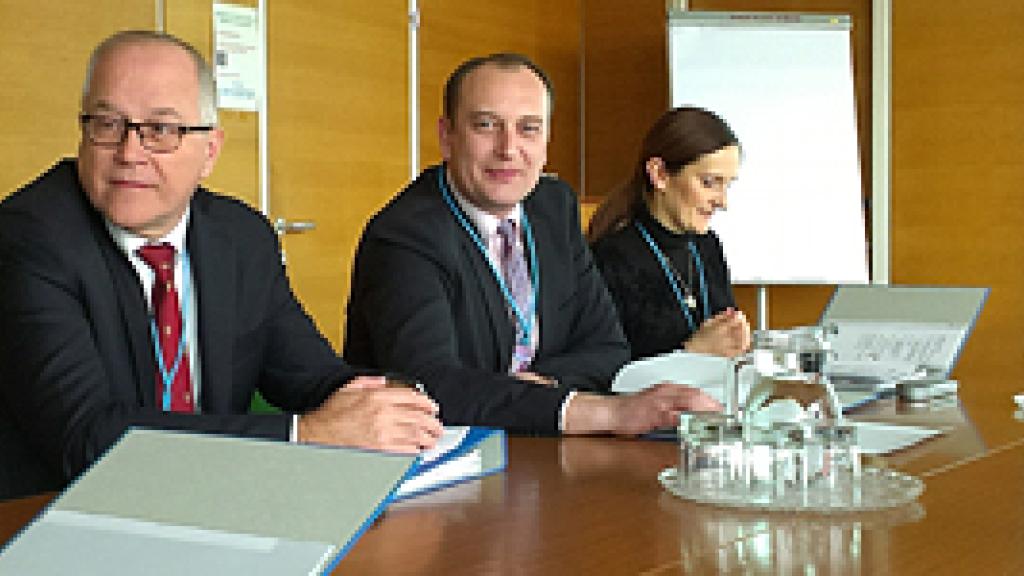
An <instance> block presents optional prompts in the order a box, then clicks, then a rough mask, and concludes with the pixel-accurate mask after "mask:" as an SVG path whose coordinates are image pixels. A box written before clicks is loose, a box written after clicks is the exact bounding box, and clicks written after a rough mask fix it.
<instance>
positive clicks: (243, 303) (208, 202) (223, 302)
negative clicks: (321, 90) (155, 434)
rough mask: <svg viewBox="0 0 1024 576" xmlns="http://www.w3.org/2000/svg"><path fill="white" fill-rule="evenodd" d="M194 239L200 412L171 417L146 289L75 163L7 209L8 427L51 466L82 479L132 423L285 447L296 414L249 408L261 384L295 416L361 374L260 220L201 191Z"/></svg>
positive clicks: (0, 293)
mask: <svg viewBox="0 0 1024 576" xmlns="http://www.w3.org/2000/svg"><path fill="white" fill-rule="evenodd" d="M186 238H187V240H186V242H187V245H188V249H189V254H190V258H191V261H192V268H193V275H194V277H195V281H196V286H195V289H196V295H197V301H198V314H199V315H198V319H199V342H198V345H199V350H200V360H201V362H202V368H201V370H202V390H201V396H200V407H201V410H202V414H165V413H163V412H162V411H161V410H160V409H159V406H158V404H157V402H156V399H155V395H156V390H155V389H156V384H155V370H156V369H155V365H154V362H155V360H154V356H153V346H152V343H151V340H150V332H149V317H148V315H147V309H146V304H145V302H144V296H143V292H142V286H141V284H140V282H139V280H138V277H137V275H136V273H135V271H134V269H133V268H132V266H131V263H130V262H129V261H128V259H127V258H126V257H125V255H124V254H123V253H122V252H121V251H120V250H119V249H118V247H117V246H116V245H115V244H114V241H113V239H112V238H111V237H110V234H109V233H108V231H107V229H106V227H105V226H104V223H103V220H102V218H101V216H100V215H99V213H98V212H97V211H96V210H95V209H94V208H93V207H92V205H91V204H90V203H89V201H88V199H87V198H86V196H85V193H84V191H83V190H82V188H81V186H80V184H79V181H78V175H77V169H76V166H75V163H74V161H73V160H65V161H63V162H60V163H58V164H57V165H56V166H55V167H54V168H52V169H51V170H50V171H49V172H47V173H46V174H44V175H43V176H41V177H40V178H39V179H38V180H36V181H35V182H33V183H32V184H29V185H28V186H26V187H25V188H23V189H21V190H19V191H18V192H16V193H14V194H13V195H11V196H10V197H9V198H7V199H6V200H4V201H3V202H2V203H0V421H4V420H6V421H7V422H8V424H9V425H11V427H13V429H14V433H16V434H18V435H19V436H20V437H21V438H22V440H23V441H25V442H28V444H29V448H30V450H29V452H32V453H35V454H36V455H37V456H38V457H39V462H41V463H43V464H44V465H45V466H46V467H47V468H48V469H49V470H50V471H55V472H58V473H59V474H60V476H62V477H63V478H65V479H68V478H72V477H74V476H75V475H76V474H78V473H79V472H80V471H81V470H82V469H83V468H85V467H86V466H87V465H88V464H89V463H90V462H92V461H93V460H94V459H95V458H97V457H98V456H99V455H100V454H101V453H102V452H103V451H104V450H105V449H106V448H107V447H109V446H110V445H111V444H112V443H113V442H114V441H115V440H116V439H117V438H118V437H119V436H120V435H121V434H122V433H123V432H124V431H125V429H126V428H127V427H129V426H146V427H153V428H168V429H183V430H195V431H205V432H217V433H225V434H233V435H240V436H254V437H266V438H280V439H287V437H288V430H289V426H290V420H289V418H290V416H289V415H287V414H273V415H247V414H246V412H247V410H248V407H249V403H250V399H251V397H252V395H253V391H254V390H256V389H258V390H259V391H260V392H261V393H262V394H263V395H264V396H265V397H266V398H267V400H268V401H270V402H271V403H272V404H275V405H277V406H279V407H281V408H282V409H284V410H285V411H289V412H299V411H303V410H307V409H311V408H313V407H316V406H318V405H319V404H320V403H321V402H322V401H323V400H324V399H325V398H326V397H327V396H328V395H329V394H330V392H331V391H333V390H334V389H335V388H337V387H338V386H340V385H341V384H342V383H343V382H345V381H347V380H348V379H349V378H351V377H352V376H353V371H352V370H351V369H350V368H349V367H348V366H347V365H345V364H344V363H343V362H342V361H341V359H340V358H339V357H338V356H337V355H336V354H335V353H334V352H333V351H332V349H331V347H330V345H329V343H328V342H327V341H326V340H325V339H324V338H323V337H322V336H321V335H320V333H319V332H318V331H317V330H316V328H315V327H314V325H313V323H312V321H311V320H310V319H309V317H308V316H307V315H306V314H305V312H304V311H303V310H302V308H301V306H300V305H299V303H298V302H297V301H296V299H295V297H294V296H293V294H292V292H291V289H290V287H289V284H288V280H287V278H286V276H285V273H284V268H283V267H282V265H281V256H280V251H279V249H278V246H277V240H276V237H275V235H274V233H273V231H272V230H271V228H270V226H269V225H268V223H267V222H266V220H265V219H264V218H263V217H262V216H260V215H259V214H257V213H256V212H254V211H253V210H251V209H249V208H248V207H246V206H245V205H243V204H242V203H240V202H238V201H235V200H232V199H229V198H226V197H222V196H218V195H216V194H212V193H210V192H208V191H206V190H204V189H202V188H200V189H197V190H196V193H195V195H194V196H193V198H192V202H191V216H190V221H189V226H188V231H187V237H186ZM8 433H11V431H10V430H8ZM0 436H2V434H0ZM4 466H7V462H4Z"/></svg>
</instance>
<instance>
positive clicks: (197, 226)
mask: <svg viewBox="0 0 1024 576" xmlns="http://www.w3.org/2000/svg"><path fill="white" fill-rule="evenodd" d="M202 194H204V192H203V191H201V190H200V191H198V192H196V196H201V195H202ZM202 207H203V203H202V202H200V201H197V200H193V202H192V215H191V219H190V221H189V227H188V238H187V244H188V250H189V259H190V263H191V265H192V271H193V272H192V273H193V275H194V277H195V283H196V300H197V303H198V312H199V330H198V334H199V350H200V355H201V356H200V361H201V362H202V368H201V373H202V381H201V386H202V390H201V397H202V403H201V407H202V409H203V410H204V411H207V410H210V411H217V410H218V409H223V407H226V406H229V405H230V403H231V386H232V381H231V366H232V365H233V364H232V357H231V356H232V344H233V342H234V339H233V338H232V333H233V331H234V327H235V307H234V306H233V303H234V302H235V300H236V299H237V294H236V284H237V278H236V276H235V267H234V266H233V265H231V264H230V263H234V262H235V260H236V259H235V257H234V252H235V245H234V242H232V240H231V238H230V237H228V236H227V235H226V234H224V233H223V232H222V231H221V230H220V229H219V227H218V226H217V223H216V222H214V221H212V219H211V217H210V216H209V214H207V213H206V212H205V211H204V210H203V209H202Z"/></svg>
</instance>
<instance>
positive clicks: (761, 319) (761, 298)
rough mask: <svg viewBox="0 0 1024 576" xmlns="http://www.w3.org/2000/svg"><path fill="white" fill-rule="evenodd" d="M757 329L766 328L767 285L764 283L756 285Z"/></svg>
mask: <svg viewBox="0 0 1024 576" xmlns="http://www.w3.org/2000/svg"><path fill="white" fill-rule="evenodd" d="M757 329H758V330H767V329H768V287H767V286H765V285H764V284H761V285H760V286H758V287H757Z"/></svg>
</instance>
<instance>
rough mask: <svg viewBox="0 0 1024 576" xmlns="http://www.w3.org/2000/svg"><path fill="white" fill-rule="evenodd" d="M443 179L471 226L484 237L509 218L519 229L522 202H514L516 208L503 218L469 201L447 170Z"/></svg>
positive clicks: (490, 234)
mask: <svg viewBox="0 0 1024 576" xmlns="http://www.w3.org/2000/svg"><path fill="white" fill-rule="evenodd" d="M444 177H445V180H447V182H448V189H449V190H451V192H452V196H454V197H455V201H456V202H457V203H458V204H459V208H462V211H463V212H465V213H466V216H467V217H468V218H469V221H470V222H472V223H473V226H474V227H475V228H476V229H477V230H478V231H479V232H480V234H481V235H482V236H483V237H484V238H490V237H492V236H494V235H495V234H497V232H498V224H501V221H502V220H511V221H512V222H514V223H515V225H516V230H518V229H519V220H520V218H521V217H522V213H523V203H522V202H520V203H518V204H516V209H515V210H514V211H513V212H512V213H511V214H509V215H508V216H507V217H505V218H498V217H497V216H495V215H493V214H490V213H488V212H485V211H483V210H481V209H480V207H478V206H477V205H476V204H473V203H472V202H470V201H469V199H468V198H466V197H465V196H463V195H462V192H460V191H459V189H458V187H457V186H456V185H455V182H454V181H453V180H452V178H451V176H450V175H449V174H448V171H447V170H445V173H444Z"/></svg>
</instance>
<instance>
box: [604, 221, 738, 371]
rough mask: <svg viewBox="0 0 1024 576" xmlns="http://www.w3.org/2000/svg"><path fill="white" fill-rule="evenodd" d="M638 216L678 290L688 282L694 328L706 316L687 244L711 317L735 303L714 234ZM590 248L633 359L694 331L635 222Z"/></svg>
mask: <svg viewBox="0 0 1024 576" xmlns="http://www.w3.org/2000/svg"><path fill="white" fill-rule="evenodd" d="M636 219H637V220H639V221H640V223H641V224H642V225H643V226H644V227H645V229H646V230H647V232H648V233H649V234H650V235H651V238H652V239H653V240H654V242H655V243H657V245H658V247H659V248H660V249H661V251H662V253H663V254H664V255H665V257H666V258H667V259H668V260H669V262H670V263H671V267H670V270H671V268H674V270H672V273H674V274H676V275H677V278H679V279H680V280H681V282H680V283H679V286H680V288H683V286H684V285H688V286H689V292H690V293H691V294H693V296H694V297H695V298H696V300H697V306H696V307H695V308H691V309H690V317H691V318H692V319H693V321H694V323H695V325H696V326H698V327H699V326H700V325H701V324H702V323H703V322H704V320H706V319H707V318H705V316H704V299H703V296H702V294H701V290H700V281H699V279H698V277H699V273H698V272H697V266H696V263H695V262H694V260H693V257H692V256H691V253H690V249H689V247H688V244H689V243H690V242H692V243H693V245H694V246H695V247H696V248H697V252H698V254H700V258H701V261H702V263H703V268H704V281H705V284H706V286H707V297H708V299H709V303H708V304H709V306H708V308H709V310H710V313H711V314H710V315H711V316H714V315H715V314H718V313H719V312H721V311H723V310H725V309H726V308H729V307H735V306H736V302H735V299H734V298H733V294H732V286H731V284H730V280H729V268H728V266H727V265H726V262H725V254H724V253H723V252H722V244H721V242H720V241H719V240H718V236H717V235H716V234H715V233H714V232H712V231H708V232H707V233H706V234H696V233H692V232H687V233H683V234H677V233H675V232H672V231H670V230H668V229H667V228H665V227H664V226H662V225H661V224H660V223H659V222H658V221H657V220H655V219H654V218H653V217H652V216H651V215H650V213H649V212H648V211H647V210H646V209H641V210H640V211H638V214H637V216H636ZM592 249H593V252H594V257H595V259H596V260H597V265H598V267H599V268H600V269H601V274H602V275H603V276H604V279H605V282H607V284H608V290H609V291H610V292H611V295H612V299H613V300H614V301H615V306H616V307H617V308H618V312H619V319H620V320H621V321H622V328H623V329H624V330H625V332H626V338H627V339H628V340H629V343H630V346H631V348H632V350H633V358H634V359H636V358H645V357H648V356H653V355H655V354H661V353H663V352H669V351H672V350H678V349H680V348H681V347H682V345H683V342H685V341H686V340H688V339H689V338H690V336H691V335H692V333H693V331H692V330H691V329H690V326H689V324H688V323H687V321H686V317H685V316H684V315H683V311H682V310H681V309H680V307H679V301H678V300H677V299H676V297H675V294H674V293H673V291H672V287H671V285H670V284H669V281H668V278H666V276H665V271H664V270H663V269H662V267H661V265H660V264H659V263H658V259H657V257H656V256H655V255H654V252H653V251H652V250H651V248H650V246H649V245H648V244H647V241H646V240H645V239H644V237H643V235H641V233H640V231H639V230H638V229H637V227H636V226H635V224H634V222H633V221H631V222H629V223H628V224H627V225H625V226H623V227H621V228H619V229H618V230H616V231H614V232H611V233H609V234H607V235H605V236H604V237H602V238H600V239H599V240H598V241H597V242H595V243H594V245H593V246H592ZM684 292H685V289H684Z"/></svg>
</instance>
